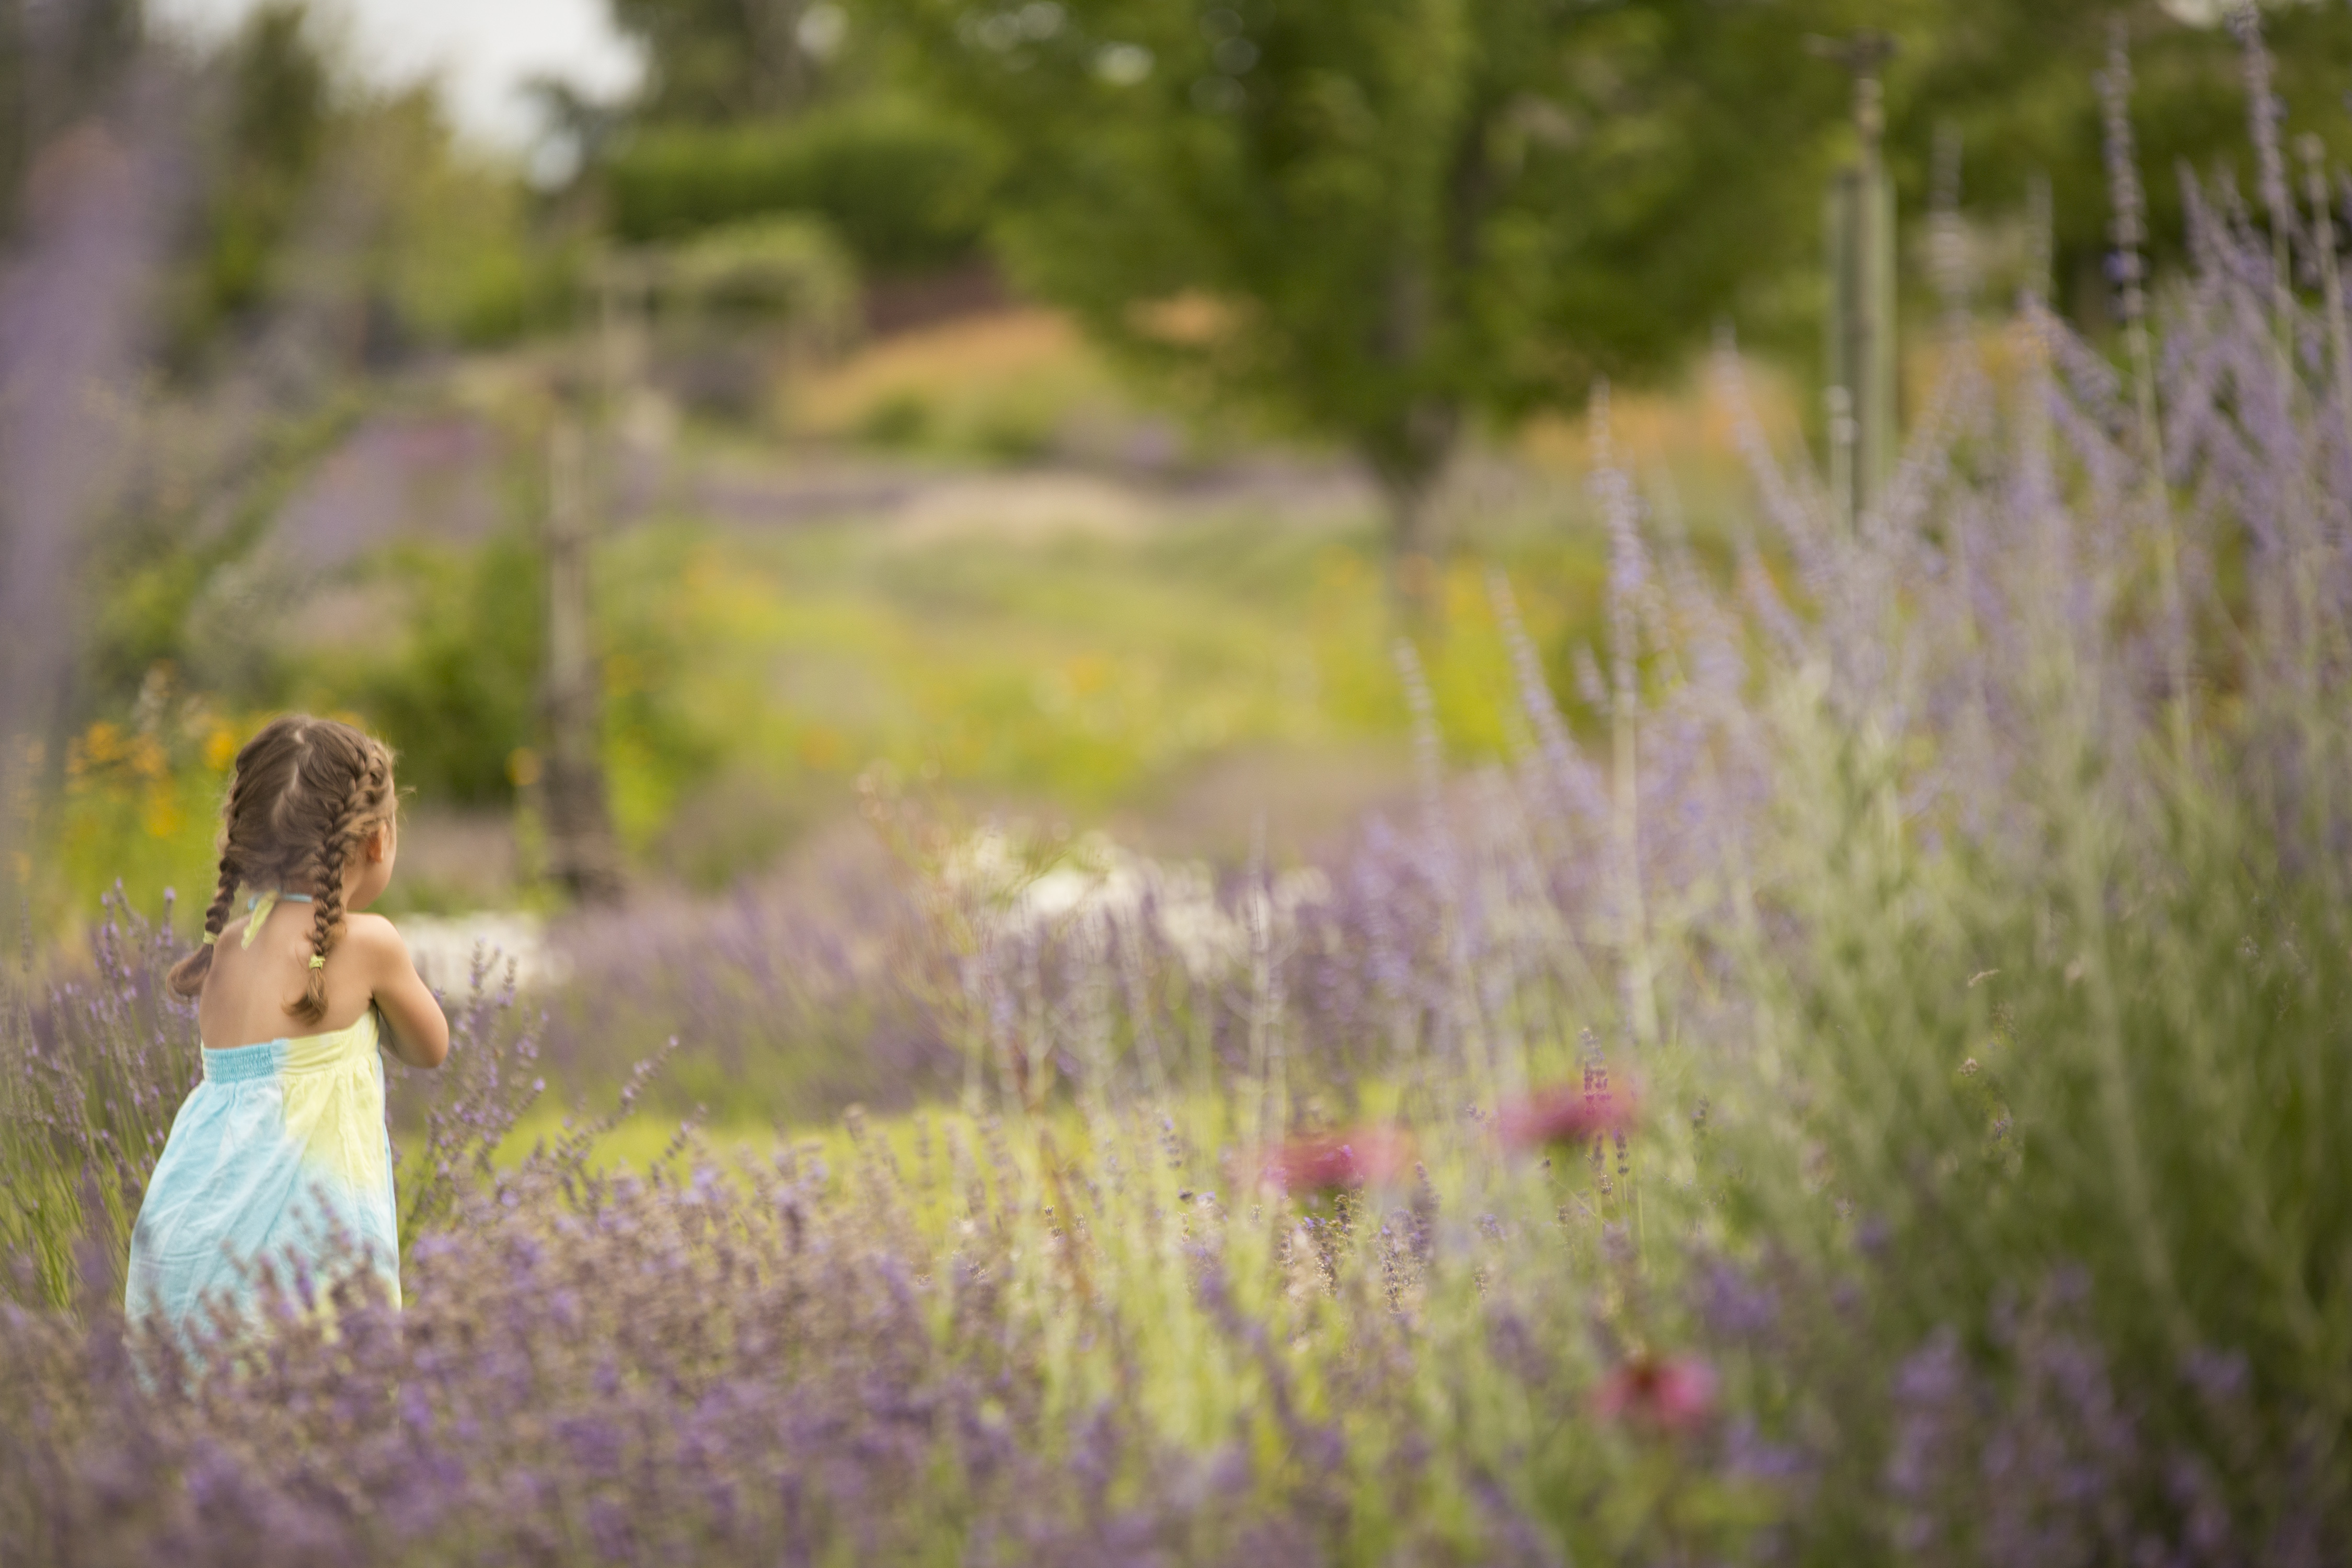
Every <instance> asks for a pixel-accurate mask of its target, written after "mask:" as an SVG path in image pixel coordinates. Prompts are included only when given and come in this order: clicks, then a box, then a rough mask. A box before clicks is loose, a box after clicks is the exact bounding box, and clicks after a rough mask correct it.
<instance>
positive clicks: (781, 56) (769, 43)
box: [612, 0, 848, 123]
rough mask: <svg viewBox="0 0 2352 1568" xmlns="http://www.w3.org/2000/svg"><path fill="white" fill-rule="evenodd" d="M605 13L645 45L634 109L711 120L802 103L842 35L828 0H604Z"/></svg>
mask: <svg viewBox="0 0 2352 1568" xmlns="http://www.w3.org/2000/svg"><path fill="white" fill-rule="evenodd" d="M612 8H613V20H614V23H615V24H617V25H618V26H619V27H620V28H621V30H622V31H623V32H625V33H626V34H628V35H629V36H630V37H634V38H635V39H636V40H637V41H638V42H639V43H641V44H642V45H644V47H645V49H646V58H647V63H648V66H649V67H650V68H649V70H648V72H647V74H646V94H645V98H644V100H643V103H642V105H641V112H642V113H643V114H644V116H645V117H646V118H647V119H649V120H656V121H696V122H702V123H710V122H715V121H728V120H740V119H766V118H772V117H774V116H777V115H783V114H790V113H792V112H793V111H795V110H800V109H802V108H803V107H805V106H806V105H807V103H808V102H809V100H811V98H812V97H814V93H815V91H816V88H817V84H818V79H819V77H820V75H821V73H822V72H823V70H824V67H825V65H826V63H827V62H828V61H830V60H831V59H832V58H834V57H835V54H836V53H837V52H838V51H839V49H840V47H841V45H842V43H843V41H844V39H845V37H846V35H847V29H848V14H847V13H846V12H845V11H844V10H843V8H842V7H841V6H840V5H836V4H834V3H833V0H612Z"/></svg>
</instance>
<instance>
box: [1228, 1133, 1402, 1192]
mask: <svg viewBox="0 0 2352 1568" xmlns="http://www.w3.org/2000/svg"><path fill="white" fill-rule="evenodd" d="M1262 1169H1263V1170H1264V1172H1265V1180H1266V1182H1267V1183H1268V1184H1271V1185H1274V1186H1277V1187H1280V1188H1281V1189H1282V1190H1283V1191H1285V1192H1286V1193H1294V1194H1307V1193H1330V1192H1338V1191H1340V1190H1342V1189H1349V1190H1352V1189H1354V1188H1357V1187H1368V1186H1370V1187H1377V1186H1382V1185H1385V1184H1388V1183H1390V1182H1392V1181H1394V1180H1396V1179H1397V1178H1398V1177H1399V1176H1402V1175H1403V1174H1404V1173H1406V1172H1407V1171H1409V1170H1411V1169H1412V1140H1411V1139H1410V1138H1408V1137H1406V1136H1405V1135H1404V1134H1403V1133H1402V1132H1401V1131H1398V1130H1397V1129H1395V1128H1393V1127H1359V1128H1355V1129H1353V1130H1352V1131H1347V1132H1332V1133H1322V1134H1318V1135H1315V1136H1311V1137H1305V1138H1293V1139H1291V1140H1289V1141H1288V1142H1285V1143H1282V1144H1279V1145H1277V1146H1276V1147H1275V1148H1274V1149H1272V1150H1269V1151H1268V1152H1266V1155H1265V1163H1264V1165H1263V1166H1262Z"/></svg>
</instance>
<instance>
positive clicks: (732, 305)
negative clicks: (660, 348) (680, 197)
mask: <svg viewBox="0 0 2352 1568" xmlns="http://www.w3.org/2000/svg"><path fill="white" fill-rule="evenodd" d="M667 289H668V290H669V291H670V293H671V294H672V295H673V296H674V297H675V300H676V302H677V303H678V304H681V305H683V306H684V307H685V309H686V310H688V311H690V312H691V313H693V314H695V315H697V316H699V317H700V318H702V319H703V320H705V321H709V322H711V323H713V324H719V325H725V324H730V323H731V324H732V325H734V326H735V327H736V328H737V329H738V330H740V328H741V327H742V326H744V325H746V324H750V323H755V322H762V321H766V322H783V323H787V324H789V325H791V326H792V327H793V328H795V329H796V330H798V331H801V332H803V333H804V334H807V335H809V336H812V337H814V338H817V339H827V338H835V337H838V336H839V335H840V334H841V333H842V332H844V331H846V330H847V328H848V326H849V324H850V321H851V319H852V318H853V317H854V316H855V314H856V309H857V278H856V271H855V269H854V268H852V266H851V264H850V261H849V258H847V257H845V256H844V255H843V254H842V251H841V247H840V245H839V243H838V242H836V241H835V238H834V237H833V235H832V232H831V231H830V230H829V229H827V228H826V227H825V226H824V225H823V224H817V223H811V222H808V221H806V220H805V219H800V218H790V217H783V218H766V219H761V220H758V221H754V222H750V223H739V224H730V225H727V226H723V227H719V228H714V229H709V230H707V231H705V232H703V233H701V234H699V235H697V236H696V237H694V238H692V239H690V240H688V241H687V242H686V243H684V244H682V245H679V246H677V247H676V248H675V249H673V250H671V251H670V252H668V253H667Z"/></svg>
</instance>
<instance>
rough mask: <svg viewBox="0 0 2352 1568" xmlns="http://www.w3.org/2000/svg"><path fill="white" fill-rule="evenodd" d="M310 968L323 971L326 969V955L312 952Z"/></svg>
mask: <svg viewBox="0 0 2352 1568" xmlns="http://www.w3.org/2000/svg"><path fill="white" fill-rule="evenodd" d="M310 967H311V968H313V969H324V968H326V967H327V955H326V954H325V953H323V952H314V953H312V954H311V955H310Z"/></svg>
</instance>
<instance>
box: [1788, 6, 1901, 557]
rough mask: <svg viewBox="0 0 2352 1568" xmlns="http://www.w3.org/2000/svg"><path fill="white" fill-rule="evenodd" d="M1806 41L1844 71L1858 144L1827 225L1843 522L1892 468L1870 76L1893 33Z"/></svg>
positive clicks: (1876, 80) (1889, 289)
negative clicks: (1841, 414)
mask: <svg viewBox="0 0 2352 1568" xmlns="http://www.w3.org/2000/svg"><path fill="white" fill-rule="evenodd" d="M1808 42H1809V43H1810V45H1811V47H1812V50H1813V52H1814V53H1815V54H1818V55H1821V56H1822V57H1823V58H1829V59H1833V60H1835V61H1837V62H1838V63H1839V64H1841V65H1843V66H1844V67H1845V68H1847V69H1849V70H1851V71H1852V72H1853V123H1854V131H1855V133H1856V135H1857V138H1858V139H1859V141H1860V143H1861V146H1860V150H1859V152H1858V153H1857V155H1856V157H1855V160H1854V162H1853V163H1852V164H1850V165H1848V166H1847V167H1846V168H1844V169H1842V170H1840V171H1839V172H1838V174H1836V176H1835V177H1834V180H1833V182H1832V185H1831V187H1830V203H1829V223H1828V225H1827V229H1828V233H1827V240H1828V245H1827V249H1828V253H1829V254H1828V262H1829V278H1830V311H1829V323H1828V325H1829V342H1828V344H1827V348H1828V355H1827V364H1826V370H1827V379H1828V382H1829V386H1830V405H1831V407H1832V410H1833V411H1834V410H1835V409H1837V408H1838V407H1839V406H1840V405H1843V407H1844V408H1845V410H1846V411H1847V419H1846V421H1844V422H1843V427H1842V426H1841V421H1839V420H1838V419H1837V417H1836V416H1835V414H1834V412H1833V413H1832V419H1831V426H1832V428H1831V436H1830V440H1831V447H1832V450H1831V467H1832V469H1833V470H1843V473H1844V475H1845V478H1846V482H1845V483H1844V484H1843V486H1841V487H1840V489H1841V490H1842V494H1841V496H1840V500H1841V501H1842V502H1843V506H1842V510H1843V516H1844V519H1845V521H1846V523H1847V526H1848V527H1850V528H1851V527H1858V526H1859V525H1860V523H1861V520H1862V517H1863V514H1864V512H1866V511H1868V510H1869V509H1870V507H1871V506H1872V505H1873V504H1874V502H1875V501H1876V500H1878V499H1879V497H1881V496H1882V495H1884V494H1885V490H1886V487H1887V485H1888V484H1889V483H1891V482H1892V480H1893V479H1894V475H1895V438H1896V408H1895V404H1896V377H1897V374H1898V362H1897V359H1896V354H1895V186H1894V182H1893V181H1891V180H1890V179H1889V178H1888V177H1887V174H1886V163H1885V158H1884V156H1883V155H1882V152H1881V143H1882V142H1883V141H1884V139H1885V129H1886V112H1885V88H1884V86H1883V84H1882V83H1881V80H1880V73H1881V72H1882V71H1883V70H1884V69H1885V66H1886V62H1887V61H1888V60H1890V59H1892V58H1894V57H1895V40H1894V39H1892V38H1890V37H1887V36H1886V35H1885V34H1883V33H1872V32H1865V33H1859V34H1856V35H1855V36H1854V37H1851V38H1845V39H1837V40H1832V39H1824V38H1814V39H1810V40H1808ZM1841 393H1843V396H1841V395H1840V394H1841ZM1842 435H1843V437H1845V438H1846V439H1847V440H1849V441H1850V443H1851V445H1850V446H1849V447H1848V448H1847V449H1846V450H1845V451H1844V452H1843V453H1841V452H1840V451H1838V449H1837V447H1838V443H1839V440H1840V438H1841V436H1842Z"/></svg>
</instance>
